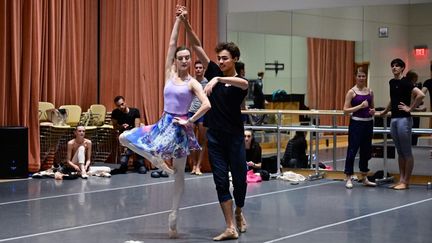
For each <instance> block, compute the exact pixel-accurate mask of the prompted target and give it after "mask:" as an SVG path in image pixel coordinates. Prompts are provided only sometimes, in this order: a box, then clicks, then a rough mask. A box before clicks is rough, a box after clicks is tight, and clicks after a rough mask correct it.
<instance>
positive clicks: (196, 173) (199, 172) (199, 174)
mask: <svg viewBox="0 0 432 243" xmlns="http://www.w3.org/2000/svg"><path fill="white" fill-rule="evenodd" d="M202 174H203V173H202V172H201V171H199V170H197V171H195V175H197V176H201V175H202Z"/></svg>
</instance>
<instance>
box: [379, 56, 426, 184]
mask: <svg viewBox="0 0 432 243" xmlns="http://www.w3.org/2000/svg"><path fill="white" fill-rule="evenodd" d="M390 67H391V71H392V73H393V76H394V77H393V78H392V79H391V80H390V81H389V86H390V102H389V103H388V105H387V107H386V108H385V109H384V110H383V111H382V112H381V113H380V115H381V116H383V115H385V114H387V112H389V111H391V121H390V131H391V136H392V138H393V141H394V143H395V147H396V150H397V153H398V164H399V173H400V178H399V182H398V183H396V184H394V185H392V186H390V188H393V189H395V190H405V189H408V188H409V182H410V178H411V174H412V170H413V167H414V157H413V154H412V148H411V138H412V125H413V120H412V117H411V114H410V112H411V111H413V110H414V108H415V107H417V106H418V105H419V104H420V103H421V101H422V100H423V98H424V97H425V95H424V94H423V92H421V90H420V89H418V88H416V87H414V85H413V84H412V82H410V81H409V80H407V79H406V78H404V77H403V71H404V69H405V62H404V61H403V60H402V59H400V58H396V59H394V60H392V61H391V63H390ZM412 97H414V102H411V99H412Z"/></svg>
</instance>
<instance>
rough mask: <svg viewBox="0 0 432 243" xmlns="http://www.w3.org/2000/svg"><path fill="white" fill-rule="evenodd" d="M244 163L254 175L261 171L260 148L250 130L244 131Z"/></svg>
mask: <svg viewBox="0 0 432 243" xmlns="http://www.w3.org/2000/svg"><path fill="white" fill-rule="evenodd" d="M244 137H245V149H246V163H247V165H248V167H249V169H250V170H253V171H254V172H255V173H256V172H259V171H260V170H261V153H262V150H261V146H260V145H259V143H258V142H256V141H255V137H254V135H253V132H252V130H245V131H244Z"/></svg>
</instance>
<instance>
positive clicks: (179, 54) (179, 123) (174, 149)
mask: <svg viewBox="0 0 432 243" xmlns="http://www.w3.org/2000/svg"><path fill="white" fill-rule="evenodd" d="M180 13H181V11H179V10H178V11H177V12H176V20H175V23H174V26H173V30H172V32H171V37H170V42H169V47H168V52H167V57H166V63H165V71H166V72H165V80H166V81H165V88H164V112H163V115H162V117H161V118H160V120H159V121H158V122H157V123H156V124H153V125H149V126H142V127H138V128H134V129H132V130H130V131H126V132H124V133H122V134H121V135H120V137H119V140H120V142H121V144H122V145H124V146H126V147H128V148H130V149H131V150H132V151H134V152H136V153H138V154H140V155H142V156H143V157H145V158H146V159H148V160H149V161H151V162H152V163H153V164H154V165H155V166H156V167H158V168H160V169H163V170H165V171H166V172H168V173H170V174H174V175H175V182H174V194H173V204H172V211H171V213H170V215H169V218H168V221H169V231H168V232H169V237H170V238H176V237H177V214H178V210H179V204H180V200H181V197H182V195H183V191H184V174H185V171H184V170H185V165H186V158H187V155H188V154H189V151H190V150H196V149H201V148H200V146H199V144H198V142H197V140H196V138H195V135H194V131H193V130H192V126H191V125H192V124H193V123H194V122H195V121H196V120H198V119H199V118H200V117H201V116H203V115H204V114H205V113H206V112H207V111H208V110H209V109H210V102H209V100H208V98H207V96H206V95H205V93H204V91H203V89H202V86H201V84H200V83H199V82H198V81H197V80H196V79H194V78H193V77H192V76H191V75H190V74H189V71H188V70H189V67H190V65H191V52H190V50H189V49H187V48H186V47H184V46H181V47H178V48H177V49H176V44H177V37H178V29H179V24H180V18H181V16H180ZM194 95H196V96H197V97H198V99H199V100H200V101H201V107H200V108H199V109H198V110H197V112H196V113H195V114H194V115H193V116H192V117H190V118H189V119H188V109H189V107H190V104H191V102H192V99H193V97H194ZM167 159H173V166H174V170H172V169H171V168H169V167H168V166H167V164H166V163H165V162H164V160H167Z"/></svg>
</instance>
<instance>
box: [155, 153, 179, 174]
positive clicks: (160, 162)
mask: <svg viewBox="0 0 432 243" xmlns="http://www.w3.org/2000/svg"><path fill="white" fill-rule="evenodd" d="M154 165H155V166H156V167H158V168H159V169H161V170H163V171H165V172H166V173H168V174H171V175H174V173H175V171H174V170H173V169H171V168H170V167H169V166H168V165H167V163H165V160H163V159H161V158H158V157H155V163H154Z"/></svg>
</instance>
